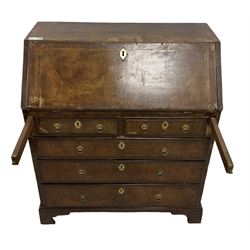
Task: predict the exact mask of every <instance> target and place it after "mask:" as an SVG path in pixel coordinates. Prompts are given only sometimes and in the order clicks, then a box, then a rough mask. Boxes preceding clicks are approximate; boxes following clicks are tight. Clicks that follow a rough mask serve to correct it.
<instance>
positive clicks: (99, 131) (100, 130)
mask: <svg viewBox="0 0 250 250" xmlns="http://www.w3.org/2000/svg"><path fill="white" fill-rule="evenodd" d="M96 130H97V133H100V134H101V133H102V132H103V125H102V124H97V125H96Z"/></svg>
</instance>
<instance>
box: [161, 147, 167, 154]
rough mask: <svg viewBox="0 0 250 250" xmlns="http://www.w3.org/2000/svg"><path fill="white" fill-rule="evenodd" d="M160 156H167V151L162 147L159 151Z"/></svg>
mask: <svg viewBox="0 0 250 250" xmlns="http://www.w3.org/2000/svg"><path fill="white" fill-rule="evenodd" d="M161 155H162V156H167V155H168V149H167V148H166V147H163V148H162V149H161Z"/></svg>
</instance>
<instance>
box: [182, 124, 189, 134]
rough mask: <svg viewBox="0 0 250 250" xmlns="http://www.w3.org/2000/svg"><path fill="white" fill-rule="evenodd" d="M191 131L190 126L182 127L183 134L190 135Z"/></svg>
mask: <svg viewBox="0 0 250 250" xmlns="http://www.w3.org/2000/svg"><path fill="white" fill-rule="evenodd" d="M189 129H190V126H189V125H188V124H184V125H183V126H182V133H183V134H186V133H188V131H189Z"/></svg>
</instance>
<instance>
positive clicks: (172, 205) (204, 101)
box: [12, 22, 233, 224]
mask: <svg viewBox="0 0 250 250" xmlns="http://www.w3.org/2000/svg"><path fill="white" fill-rule="evenodd" d="M221 88H222V86H221V62H220V42H219V40H218V38H217V37H216V36H215V35H214V33H213V32H212V31H211V29H210V28H209V26H208V25H207V24H164V23H158V24H150V23H147V24H143V23H137V24H133V23H63V22H62V23H60V22H59V23H54V22H40V23H37V24H36V25H35V27H34V28H33V29H32V31H31V32H30V33H29V34H28V36H27V37H26V39H25V41H24V66H23V82H22V105H21V106H22V111H23V115H24V119H25V125H24V128H23V130H22V132H21V135H20V138H19V140H18V142H17V144H16V147H15V149H14V151H13V154H12V162H13V164H18V163H19V160H20V157H21V154H22V152H23V149H24V147H25V144H26V142H27V140H29V143H30V148H31V153H32V158H33V163H34V169H35V173H36V178H37V183H38V189H39V194H40V199H41V205H40V209H39V212H40V220H41V223H42V224H52V223H55V221H54V219H53V217H55V216H57V215H64V214H69V213H70V212H81V211H82V212H84V211H162V212H163V211H164V212H171V213H172V214H184V215H186V216H187V218H188V222H190V223H199V222H200V221H201V218H202V206H201V197H202V192H203V187H204V181H205V178H206V173H207V167H208V163H209V159H210V155H211V151H212V147H213V141H214V140H215V141H216V143H217V145H218V149H219V151H220V154H221V157H222V160H223V163H224V166H225V169H226V172H228V173H232V169H233V163H232V161H231V158H230V156H229V153H228V151H227V148H226V146H225V143H224V140H223V138H222V136H221V133H220V130H219V128H218V121H219V118H220V114H221V111H222V90H221Z"/></svg>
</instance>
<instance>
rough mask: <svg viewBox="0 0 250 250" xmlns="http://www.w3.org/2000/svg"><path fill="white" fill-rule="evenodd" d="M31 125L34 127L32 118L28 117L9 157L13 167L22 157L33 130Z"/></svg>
mask: <svg viewBox="0 0 250 250" xmlns="http://www.w3.org/2000/svg"><path fill="white" fill-rule="evenodd" d="M33 125H34V119H33V117H32V116H28V118H27V120H26V121H25V124H24V127H23V130H22V132H21V134H20V137H19V139H18V141H17V144H16V146H15V148H14V151H13V153H12V155H11V159H12V164H13V165H18V163H19V161H20V158H21V156H22V153H23V150H24V147H25V145H26V142H27V140H28V139H29V137H30V135H31V133H32V130H33Z"/></svg>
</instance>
